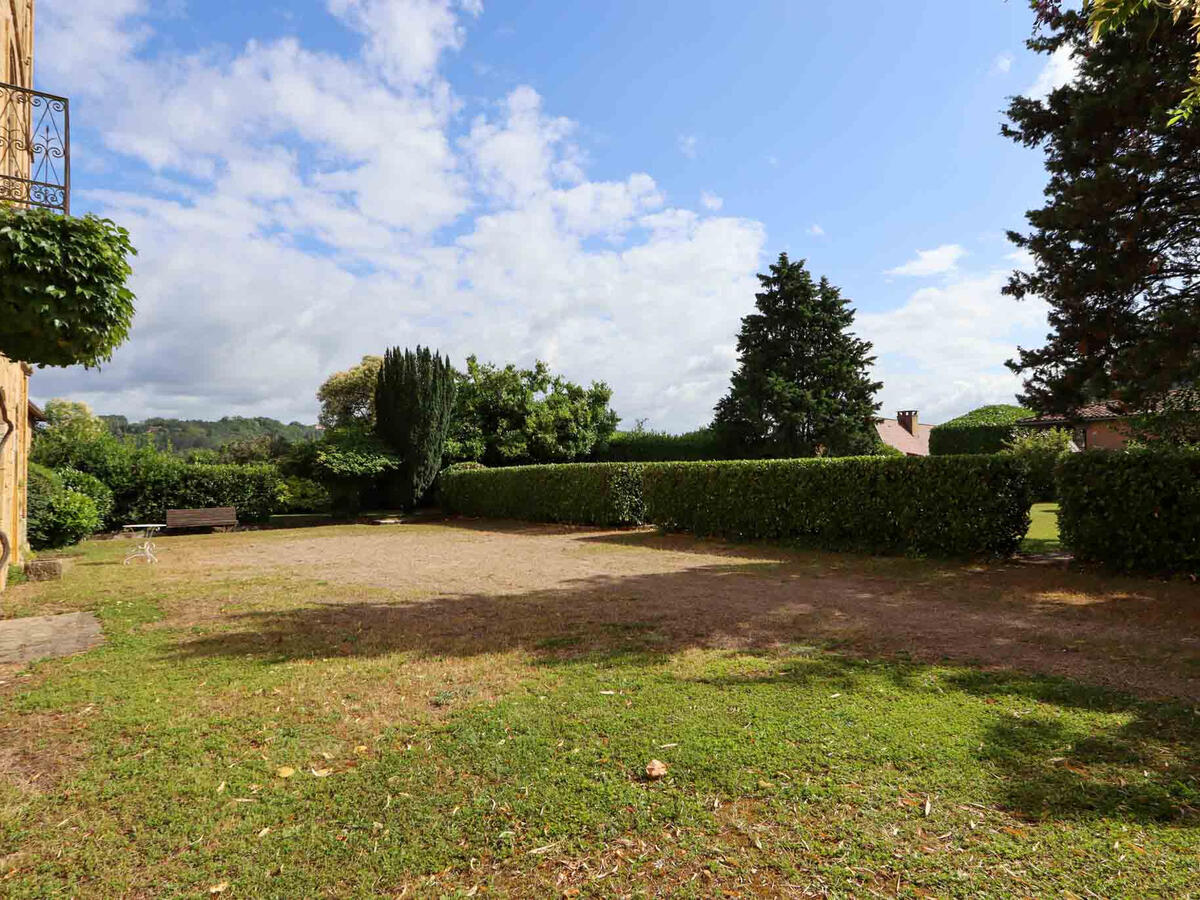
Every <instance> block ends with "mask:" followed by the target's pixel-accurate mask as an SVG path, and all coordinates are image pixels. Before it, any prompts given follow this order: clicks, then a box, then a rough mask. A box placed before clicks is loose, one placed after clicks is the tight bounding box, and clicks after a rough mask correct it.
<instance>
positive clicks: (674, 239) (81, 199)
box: [33, 0, 765, 428]
mask: <svg viewBox="0 0 1200 900" xmlns="http://www.w3.org/2000/svg"><path fill="white" fill-rule="evenodd" d="M329 8H330V9H331V11H333V12H334V13H336V14H337V15H340V16H342V17H344V18H345V20H346V21H347V22H349V23H351V24H352V25H353V26H354V27H355V28H357V29H360V30H361V31H362V32H363V40H362V44H361V48H360V50H359V51H357V53H356V54H354V55H349V56H344V55H335V54H331V53H321V52H317V51H314V50H313V49H311V48H309V47H306V46H305V45H304V44H302V43H301V42H299V41H297V40H291V39H289V40H279V41H273V42H254V41H252V42H249V43H247V44H246V45H245V46H244V47H243V48H242V49H240V50H239V51H237V52H233V53H231V52H228V51H224V50H221V49H219V48H205V49H203V50H201V51H198V52H196V53H193V54H190V55H181V54H178V53H176V52H174V51H169V50H167V51H160V55H157V56H149V55H147V52H146V50H145V48H146V47H147V42H146V37H147V32H146V27H145V25H144V24H142V20H141V15H142V14H143V13H144V12H145V11H146V9H147V7H146V6H145V5H144V4H143V3H141V2H139V0H105V2H100V0H79V2H78V5H76V4H72V9H71V10H70V11H69V12H65V11H56V10H59V9H60V8H57V7H54V6H48V7H47V13H46V15H45V16H44V18H43V21H42V23H41V28H42V33H41V34H40V36H39V37H40V39H41V40H42V42H43V43H42V45H41V50H42V51H43V53H42V55H41V56H40V58H39V65H40V66H41V67H42V71H44V72H47V73H50V74H51V75H52V79H53V80H52V81H51V82H48V83H53V84H55V86H56V89H60V90H62V91H63V92H65V93H68V94H71V95H72V96H73V97H79V98H81V100H82V101H83V102H86V104H87V108H88V109H89V112H90V116H89V119H90V121H91V122H94V123H97V126H98V127H99V128H100V132H99V133H98V134H96V135H95V136H94V137H93V136H91V135H89V138H90V140H92V141H93V144H92V146H94V147H96V151H95V155H94V157H93V160H92V162H94V163H95V164H96V165H99V166H108V167H109V169H110V170H111V169H113V168H115V167H117V166H120V167H121V168H122V169H123V170H124V173H125V176H124V178H123V179H122V182H123V184H125V185H128V184H129V183H130V181H131V180H132V179H134V178H135V177H136V175H137V173H139V172H140V173H142V176H143V177H142V178H141V180H140V181H138V182H136V183H137V184H138V187H137V188H136V189H134V190H122V191H116V190H92V191H91V192H82V193H77V196H76V201H75V202H76V204H77V206H79V207H80V208H81V209H83V208H89V207H90V208H93V209H95V210H97V211H99V212H102V213H104V214H107V215H111V216H113V217H114V218H115V219H117V220H118V221H120V222H121V223H122V224H123V225H126V226H127V227H128V228H129V229H130V231H131V234H132V237H133V240H134V243H135V245H136V246H137V247H138V248H139V251H140V255H139V256H138V257H137V259H136V261H135V275H134V281H133V287H134V289H135V291H136V293H137V294H138V298H139V301H138V315H137V319H136V321H135V326H134V331H133V335H132V338H131V340H130V341H129V343H128V344H126V345H125V346H124V347H122V348H121V349H120V350H119V351H118V352H117V355H116V357H115V358H114V360H113V361H112V363H111V364H110V365H107V366H106V367H105V368H104V370H103V371H102V372H99V373H96V372H87V373H85V372H82V371H79V370H76V369H71V370H44V371H41V372H39V373H38V374H37V376H36V378H35V379H34V383H33V390H34V392H35V394H36V396H38V397H40V398H42V399H45V398H47V397H50V396H56V395H72V396H77V397H79V398H81V399H84V400H87V401H89V402H91V403H92V404H93V406H95V407H96V408H97V409H98V410H100V411H102V412H120V413H124V414H126V415H130V416H133V417H141V416H145V415H167V416H217V415H223V414H233V413H240V414H247V415H270V416H274V417H278V418H283V419H292V418H297V419H301V420H305V421H312V420H313V418H314V417H315V414H316V403H315V399H314V397H313V394H314V392H315V390H316V387H317V385H318V384H319V383H320V382H321V380H322V379H323V378H324V377H325V375H327V374H328V373H329V372H330V371H333V370H334V369H337V368H344V367H346V366H348V365H350V364H352V363H353V362H354V361H356V360H357V359H358V358H359V357H360V356H361V355H362V354H363V353H367V352H379V351H380V350H381V349H382V348H383V347H384V346H386V345H388V344H406V345H411V344H415V343H417V342H421V343H423V344H431V345H433V346H436V347H439V348H440V349H441V350H442V351H443V352H447V353H449V354H450V355H451V356H452V358H454V360H455V361H456V362H459V363H461V361H462V359H463V358H464V357H465V356H466V355H467V354H469V353H478V354H480V355H481V356H483V357H485V358H488V359H492V360H495V361H497V362H505V361H510V360H511V361H518V362H521V363H526V364H527V363H530V362H532V360H533V359H535V358H537V357H542V358H545V359H547V360H548V361H549V362H551V363H552V365H554V366H555V367H556V368H558V369H559V370H561V371H563V372H565V373H566V374H567V375H568V376H569V377H572V378H574V379H577V380H581V381H590V380H591V379H602V380H606V381H608V382H609V383H610V384H611V385H612V386H613V387H614V389H615V391H616V395H615V399H614V403H615V405H616V407H617V409H618V410H619V412H620V413H621V414H622V415H623V416H624V417H625V419H626V420H627V421H632V420H633V419H635V418H638V417H643V416H644V417H648V418H649V419H650V420H651V422H653V423H654V425H655V426H656V427H669V428H670V427H674V428H690V427H694V426H696V425H698V424H700V423H702V422H705V421H707V420H708V418H709V416H710V415H711V409H712V405H713V403H714V402H715V400H716V399H717V398H718V397H719V396H720V394H721V392H722V391H723V389H724V388H725V386H726V385H727V382H728V375H729V371H730V369H731V368H732V359H733V358H732V352H733V347H732V342H733V336H734V335H735V334H736V333H737V327H738V322H739V319H740V317H741V316H742V315H743V314H744V313H745V312H747V311H748V310H749V309H750V308H751V306H752V304H753V295H754V290H755V289H756V286H757V281H756V279H755V278H754V273H755V271H756V270H757V269H758V268H759V261H760V257H761V253H762V249H763V244H764V241H765V235H764V231H763V228H762V226H761V225H760V224H759V223H757V222H752V221H747V220H743V219H738V218H733V217H721V216H715V215H712V214H711V213H713V212H715V211H716V210H715V209H712V208H708V207H707V205H706V209H707V212H706V214H704V215H700V214H698V213H697V212H695V211H693V210H688V209H681V208H677V207H672V206H670V205H669V204H668V202H667V198H666V197H665V196H664V195H663V192H662V191H661V190H660V188H659V187H658V185H657V184H656V182H655V180H654V179H653V178H652V177H651V176H650V175H649V174H646V173H642V172H634V173H631V174H629V175H628V176H627V177H625V178H623V179H614V180H611V181H593V180H590V179H589V178H588V177H587V171H586V159H585V156H584V153H583V152H582V150H581V149H580V148H579V147H578V146H577V145H576V143H575V141H574V137H573V136H574V135H575V134H576V132H577V128H576V126H575V123H574V122H572V121H571V120H570V119H568V118H565V117H562V116H558V115H554V114H550V113H548V112H547V111H546V110H545V109H544V108H543V102H542V98H541V97H540V96H539V95H538V94H537V92H536V91H535V90H533V89H532V88H531V87H528V86H521V87H517V88H516V89H514V90H512V91H511V92H510V93H509V94H508V95H507V96H505V97H503V98H501V99H500V100H498V101H497V102H496V103H495V104H494V105H493V106H491V107H490V108H488V109H487V111H486V112H485V113H484V114H482V115H477V116H475V117H474V118H473V119H469V120H468V121H467V122H465V123H463V122H462V119H461V117H458V116H457V114H458V112H459V110H460V108H461V101H459V100H458V99H457V98H456V97H455V95H454V92H453V90H452V88H451V86H450V84H449V83H448V82H447V81H446V80H445V79H444V77H443V76H442V75H441V74H440V72H439V66H438V61H439V59H440V57H441V56H442V55H444V54H445V53H446V52H449V51H453V50H456V49H458V48H459V47H461V46H462V41H463V32H462V21H463V16H464V15H467V14H474V13H476V12H477V11H478V5H477V4H471V5H468V4H467V3H465V2H459V3H457V4H456V3H453V2H451V0H442V2H435V0H406V2H385V0H329ZM93 39H94V41H95V42H96V43H97V44H98V45H99V46H101V47H102V51H103V52H98V53H92V49H91V44H90V43H89V42H91V41H93ZM101 68H102V69H103V70H104V71H105V72H106V78H105V79H104V80H103V81H97V80H96V79H95V78H94V72H95V71H97V70H99V69H101ZM464 127H465V128H466V133H465V134H464V133H462V131H463V128H464ZM693 147H694V144H693ZM93 178H94V176H93ZM443 229H446V230H443ZM664 323H670V327H669V328H667V327H664ZM681 360H682V361H683V364H682V369H681V362H680V361H681ZM631 361H636V364H633V365H631Z"/></svg>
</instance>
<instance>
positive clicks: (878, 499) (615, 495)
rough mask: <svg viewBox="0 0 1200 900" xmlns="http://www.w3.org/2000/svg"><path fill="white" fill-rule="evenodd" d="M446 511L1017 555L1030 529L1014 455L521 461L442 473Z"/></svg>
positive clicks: (875, 547) (872, 547)
mask: <svg viewBox="0 0 1200 900" xmlns="http://www.w3.org/2000/svg"><path fill="white" fill-rule="evenodd" d="M441 490H442V498H443V503H444V505H445V507H446V510H447V511H448V512H457V513H465V514H467V515H476V516H497V517H504V518H518V519H530V520H534V521H543V522H572V523H576V524H592V525H632V524H638V523H640V522H652V523H654V524H656V525H659V526H662V527H664V528H668V529H674V530H682V531H691V532H693V533H695V534H701V535H720V536H723V537H730V538H737V539H772V540H796V541H801V542H804V543H807V544H810V545H812V546H819V547H826V548H831V549H852V550H867V551H871V552H880V553H920V554H928V555H940V556H967V555H980V554H985V555H1007V554H1010V553H1012V552H1013V551H1014V550H1015V549H1016V547H1017V545H1018V544H1019V543H1020V541H1021V539H1022V538H1023V537H1024V536H1025V532H1026V530H1027V529H1028V527H1029V504H1030V500H1029V489H1028V485H1027V483H1026V479H1025V474H1024V468H1023V467H1022V465H1021V464H1020V463H1019V462H1017V461H1016V460H1014V459H1012V458H1011V457H1010V456H991V457H955V458H948V459H929V458H926V459H920V458H908V457H905V458H900V459H893V458H880V457H853V458H846V459H791V460H766V461H762V460H753V461H732V462H677V463H647V464H643V465H637V464H628V465H626V464H621V463H596V464H587V463H584V464H566V465H554V466H518V467H514V468H507V469H488V470H483V471H447V472H443V474H442V485H441Z"/></svg>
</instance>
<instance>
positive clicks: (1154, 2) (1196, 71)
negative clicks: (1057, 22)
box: [1088, 0, 1200, 125]
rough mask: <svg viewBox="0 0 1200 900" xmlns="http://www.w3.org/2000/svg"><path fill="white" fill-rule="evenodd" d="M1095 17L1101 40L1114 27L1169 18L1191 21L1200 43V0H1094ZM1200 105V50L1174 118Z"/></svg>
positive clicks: (1096, 36)
mask: <svg viewBox="0 0 1200 900" xmlns="http://www.w3.org/2000/svg"><path fill="white" fill-rule="evenodd" d="M1088 14H1089V16H1090V18H1091V26H1092V39H1093V40H1096V41H1099V40H1101V39H1102V38H1103V37H1104V36H1105V35H1107V34H1109V33H1110V32H1113V31H1124V30H1126V29H1129V28H1131V27H1134V28H1139V30H1140V27H1141V23H1143V22H1144V21H1145V20H1146V19H1147V18H1149V19H1151V20H1152V21H1153V22H1154V24H1155V25H1156V26H1157V25H1158V24H1159V23H1160V22H1162V23H1166V22H1169V23H1170V24H1171V25H1172V26H1175V25H1179V24H1180V23H1181V22H1189V21H1190V25H1189V27H1190V29H1191V31H1192V34H1193V35H1195V39H1196V41H1197V42H1198V43H1200V0H1091V3H1090V5H1089V7H1088ZM1197 109H1200V51H1198V52H1197V53H1196V54H1195V65H1194V66H1193V68H1192V72H1191V78H1190V79H1189V85H1188V87H1187V90H1186V91H1184V93H1183V99H1182V101H1181V102H1180V104H1179V106H1178V107H1177V108H1175V109H1173V110H1171V122H1170V124H1172V125H1173V124H1175V123H1177V122H1180V121H1182V120H1184V119H1188V118H1190V117H1191V115H1192V113H1194V112H1195V111H1196V110H1197Z"/></svg>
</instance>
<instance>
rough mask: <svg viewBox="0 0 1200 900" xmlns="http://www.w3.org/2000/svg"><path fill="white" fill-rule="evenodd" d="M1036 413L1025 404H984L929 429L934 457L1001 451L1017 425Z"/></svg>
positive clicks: (931, 450)
mask: <svg viewBox="0 0 1200 900" xmlns="http://www.w3.org/2000/svg"><path fill="white" fill-rule="evenodd" d="M1032 415H1033V411H1032V410H1028V409H1025V408H1024V407H1021V406H1009V405H1005V404H996V405H993V406H981V407H979V409H974V410H972V411H971V412H969V413H967V414H966V415H962V416H959V417H958V418H957V419H951V420H950V421H949V422H945V423H943V424H941V425H935V426H934V427H933V429H932V430H931V431H930V432H929V452H930V453H931V454H932V455H934V456H953V455H956V454H968V453H969V454H989V453H999V452H1000V451H1001V450H1003V449H1004V448H1005V446H1006V445H1007V444H1008V442H1009V441H1010V440H1011V439H1012V436H1013V426H1014V425H1015V424H1016V423H1017V422H1019V421H1021V419H1027V418H1029V417H1030V416H1032Z"/></svg>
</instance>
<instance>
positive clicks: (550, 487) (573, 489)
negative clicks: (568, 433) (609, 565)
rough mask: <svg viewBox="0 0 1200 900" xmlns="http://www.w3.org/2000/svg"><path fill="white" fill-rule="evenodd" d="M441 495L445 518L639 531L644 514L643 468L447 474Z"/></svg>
mask: <svg viewBox="0 0 1200 900" xmlns="http://www.w3.org/2000/svg"><path fill="white" fill-rule="evenodd" d="M439 489H440V492H441V498H442V505H443V507H444V508H445V510H446V511H447V512H453V513H462V514H464V515H469V516H490V517H495V518H501V519H526V520H529V521H533V522H567V523H571V524H574V525H636V524H639V523H641V522H642V521H643V517H644V513H645V507H644V505H643V503H642V491H641V478H640V472H639V467H638V466H637V465H633V464H628V463H561V464H557V465H543V466H513V467H510V468H504V469H469V468H449V469H446V470H444V471H443V472H442V473H441V476H440V484H439Z"/></svg>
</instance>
